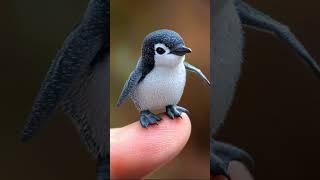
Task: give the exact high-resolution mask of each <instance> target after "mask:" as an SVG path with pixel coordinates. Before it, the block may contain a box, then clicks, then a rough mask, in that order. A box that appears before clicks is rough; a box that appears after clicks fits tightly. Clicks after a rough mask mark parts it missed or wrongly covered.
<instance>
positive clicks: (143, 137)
mask: <svg viewBox="0 0 320 180" xmlns="http://www.w3.org/2000/svg"><path fill="white" fill-rule="evenodd" d="M160 117H161V118H162V120H160V121H159V122H158V125H151V126H148V127H147V128H142V127H141V125H140V123H139V122H135V123H132V124H130V125H128V126H125V127H122V128H118V129H113V130H111V131H110V133H111V134H110V135H111V136H110V137H111V139H110V146H111V149H110V153H111V177H118V178H142V177H144V176H146V175H147V174H149V173H150V172H152V171H153V170H155V169H157V168H159V167H160V166H162V165H163V164H165V163H167V162H168V161H170V160H171V159H173V158H174V157H175V156H176V155H178V154H179V153H180V151H181V150H182V149H183V147H184V146H185V144H186V143H187V141H188V139H189V137H190V134H191V123H190V119H189V117H188V116H187V114H185V113H183V114H182V116H181V118H175V119H170V118H169V117H168V116H166V115H164V114H161V115H160Z"/></svg>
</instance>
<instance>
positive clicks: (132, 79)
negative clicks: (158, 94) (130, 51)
mask: <svg viewBox="0 0 320 180" xmlns="http://www.w3.org/2000/svg"><path fill="white" fill-rule="evenodd" d="M143 69H144V68H143V63H142V61H141V59H140V60H139V61H138V63H137V66H136V68H135V69H134V70H133V71H132V72H131V74H130V75H129V78H128V80H127V81H126V83H125V84H124V86H123V88H122V92H121V94H120V96H119V99H118V102H117V107H119V106H120V105H121V104H122V103H123V102H124V101H125V100H126V98H127V97H128V96H130V95H131V94H132V93H133V92H134V90H135V88H136V87H137V85H138V84H139V82H140V81H141V80H142V79H143V77H144V76H143Z"/></svg>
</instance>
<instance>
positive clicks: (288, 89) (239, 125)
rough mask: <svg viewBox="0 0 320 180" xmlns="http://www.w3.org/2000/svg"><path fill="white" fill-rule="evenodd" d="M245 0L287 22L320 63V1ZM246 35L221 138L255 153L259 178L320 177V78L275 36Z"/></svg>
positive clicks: (292, 179)
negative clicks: (239, 71)
mask: <svg viewBox="0 0 320 180" xmlns="http://www.w3.org/2000/svg"><path fill="white" fill-rule="evenodd" d="M245 1H246V2H248V3H250V4H251V5H253V6H254V7H256V8H257V9H259V10H262V11H263V12H265V13H267V14H269V15H271V16H272V17H273V18H275V19H277V20H279V21H280V22H283V23H284V24H287V25H288V26H289V27H290V29H291V30H292V32H294V33H295V34H296V35H297V37H298V38H299V39H300V40H301V42H302V43H303V44H304V45H305V47H306V49H308V51H309V52H310V54H311V55H312V56H313V57H314V58H315V59H316V60H317V62H318V63H319V64H320V51H319V40H320V35H319V32H320V21H319V19H320V13H319V6H320V2H319V1H316V0H308V1H292V0H282V1H278V0H268V1H263V0H245ZM245 37H246V41H245V42H246V48H245V50H244V57H245V59H246V61H245V62H244V63H243V69H242V76H241V79H240V81H239V85H238V91H237V93H236V96H235V99H234V104H233V106H232V108H231V110H230V112H229V116H228V118H227V119H226V121H225V125H224V127H223V128H222V129H221V131H220V132H219V137H218V139H219V140H223V141H226V142H230V143H232V144H235V145H237V146H239V147H242V148H243V149H245V150H247V151H248V152H249V153H250V154H251V155H252V156H253V157H254V159H255V160H256V167H255V168H256V169H255V179H259V180H270V179H290V180H300V179H320V174H319V162H320V154H319V152H320V143H319V142H320V141H319V140H320V131H319V130H320V121H319V120H320V118H319V106H320V96H319V92H320V83H319V79H317V78H315V76H314V75H313V74H312V72H311V71H310V69H308V68H307V66H305V64H304V63H303V62H302V59H301V58H300V57H298V56H297V55H296V54H295V52H294V51H293V50H292V49H291V48H290V47H288V46H287V45H286V44H285V43H284V42H282V41H280V40H279V39H277V38H275V37H273V36H272V35H270V34H266V33H261V32H257V31H255V30H252V29H247V28H246V29H245ZM213 38H214V37H213Z"/></svg>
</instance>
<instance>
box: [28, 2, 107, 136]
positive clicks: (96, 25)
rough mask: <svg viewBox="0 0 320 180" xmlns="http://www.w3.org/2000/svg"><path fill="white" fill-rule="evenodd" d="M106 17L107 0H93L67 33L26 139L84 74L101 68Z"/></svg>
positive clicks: (31, 116)
mask: <svg viewBox="0 0 320 180" xmlns="http://www.w3.org/2000/svg"><path fill="white" fill-rule="evenodd" d="M106 17H107V6H106V1H104V0H91V1H90V3H89V5H88V8H87V10H86V12H85V15H84V16H83V18H82V21H81V23H80V24H79V25H78V26H77V27H76V28H75V29H74V30H73V31H72V32H71V33H70V34H69V35H68V37H67V38H66V40H65V42H64V44H63V47H62V48H61V49H60V50H59V52H58V54H57V56H56V57H55V59H54V60H53V63H52V65H51V66H50V69H49V71H48V73H47V76H46V78H45V80H44V81H43V83H42V85H41V89H40V92H39V94H38V96H37V98H36V99H35V102H34V104H33V107H32V112H31V113H30V115H29V117H28V120H27V124H26V125H25V127H24V130H23V132H22V140H23V141H26V140H28V139H30V138H31V137H32V136H33V135H34V134H35V133H36V132H37V131H38V130H39V128H40V126H42V124H43V123H44V122H46V121H47V120H48V119H49V117H50V116H51V115H52V114H53V113H54V112H55V110H56V109H57V107H58V106H59V105H60V104H61V103H62V101H65V100H66V98H70V97H69V96H68V95H67V93H68V92H70V91H72V90H73V89H72V88H74V87H75V86H74V84H75V83H80V82H85V81H84V80H83V77H84V76H86V75H88V74H89V73H93V71H94V68H98V67H96V66H98V64H97V65H96V66H95V65H94V63H95V62H96V61H97V59H98V58H99V57H101V55H99V52H100V53H102V51H104V50H106V49H107V46H108V45H106V42H108V39H107V38H108V33H107V18H106ZM105 52H106V51H105ZM99 66H100V65H99ZM93 76H94V75H92V77H93ZM74 106H76V105H74ZM78 106H80V104H79V105H78ZM105 108H107V107H105ZM105 111H107V109H105ZM74 118H75V117H74ZM81 118H82V117H81ZM79 123H80V122H79ZM79 125H80V126H86V125H87V124H79Z"/></svg>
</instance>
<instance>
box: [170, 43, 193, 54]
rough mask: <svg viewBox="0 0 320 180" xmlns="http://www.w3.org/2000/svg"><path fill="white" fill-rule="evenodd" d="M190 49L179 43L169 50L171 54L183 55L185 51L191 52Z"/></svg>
mask: <svg viewBox="0 0 320 180" xmlns="http://www.w3.org/2000/svg"><path fill="white" fill-rule="evenodd" d="M191 52H192V51H191V49H190V48H188V47H186V46H184V45H180V46H177V47H175V48H173V50H172V51H171V54H175V55H177V56H183V55H185V54H187V53H191Z"/></svg>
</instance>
